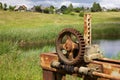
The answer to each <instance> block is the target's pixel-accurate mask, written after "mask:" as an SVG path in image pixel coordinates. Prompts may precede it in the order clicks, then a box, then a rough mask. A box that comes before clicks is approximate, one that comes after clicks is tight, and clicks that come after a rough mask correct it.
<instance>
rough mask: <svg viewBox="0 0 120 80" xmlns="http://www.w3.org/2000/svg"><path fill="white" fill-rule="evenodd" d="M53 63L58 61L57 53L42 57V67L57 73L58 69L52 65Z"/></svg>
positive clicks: (45, 54) (42, 55)
mask: <svg viewBox="0 0 120 80" xmlns="http://www.w3.org/2000/svg"><path fill="white" fill-rule="evenodd" d="M52 61H58V57H57V55H56V53H44V54H41V55H40V65H41V67H42V68H43V69H47V70H51V71H56V69H54V68H52V67H51V65H50V64H51V63H52Z"/></svg>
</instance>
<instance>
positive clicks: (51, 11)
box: [49, 5, 55, 13]
mask: <svg viewBox="0 0 120 80" xmlns="http://www.w3.org/2000/svg"><path fill="white" fill-rule="evenodd" d="M54 10H55V7H54V6H53V5H51V6H50V11H49V12H50V13H54V12H55V11H54Z"/></svg>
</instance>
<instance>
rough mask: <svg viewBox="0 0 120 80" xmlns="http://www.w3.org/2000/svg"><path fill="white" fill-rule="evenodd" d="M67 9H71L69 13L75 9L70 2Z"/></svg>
mask: <svg viewBox="0 0 120 80" xmlns="http://www.w3.org/2000/svg"><path fill="white" fill-rule="evenodd" d="M67 10H68V11H69V13H70V12H72V11H73V5H72V4H70V5H69V6H68V9H67Z"/></svg>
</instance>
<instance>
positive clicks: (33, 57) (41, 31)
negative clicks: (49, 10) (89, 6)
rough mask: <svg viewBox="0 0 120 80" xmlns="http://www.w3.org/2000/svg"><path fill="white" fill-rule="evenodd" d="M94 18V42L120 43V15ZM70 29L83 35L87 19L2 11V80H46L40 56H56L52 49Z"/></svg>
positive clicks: (114, 14) (0, 47)
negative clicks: (59, 37)
mask: <svg viewBox="0 0 120 80" xmlns="http://www.w3.org/2000/svg"><path fill="white" fill-rule="evenodd" d="M91 14H92V31H93V34H92V35H93V39H96V38H111V37H113V36H114V39H116V38H118V39H120V37H119V36H120V12H109V13H108V12H99V13H91ZM68 27H72V28H75V29H77V30H79V31H80V32H81V33H83V17H79V15H78V14H75V15H57V14H41V13H33V12H9V11H0V80H42V71H41V70H42V69H41V68H40V64H39V62H40V61H39V60H40V59H39V55H40V53H43V52H55V48H54V47H52V46H50V45H51V44H53V45H54V46H55V43H54V42H55V38H56V37H57V36H58V33H59V32H60V31H61V30H62V29H63V28H68ZM21 42H23V43H24V42H25V45H24V48H25V49H23V48H20V46H19V45H21V44H20V43H21ZM31 43H32V44H31ZM46 45H48V46H46ZM34 47H35V48H34ZM26 48H28V49H26ZM68 78H69V76H68Z"/></svg>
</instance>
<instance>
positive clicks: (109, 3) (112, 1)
mask: <svg viewBox="0 0 120 80" xmlns="http://www.w3.org/2000/svg"><path fill="white" fill-rule="evenodd" d="M100 4H101V6H102V7H106V8H117V7H118V8H120V0H101V1H100Z"/></svg>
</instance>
